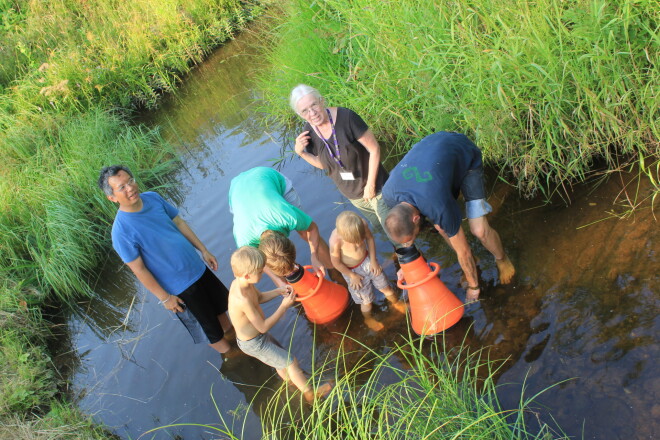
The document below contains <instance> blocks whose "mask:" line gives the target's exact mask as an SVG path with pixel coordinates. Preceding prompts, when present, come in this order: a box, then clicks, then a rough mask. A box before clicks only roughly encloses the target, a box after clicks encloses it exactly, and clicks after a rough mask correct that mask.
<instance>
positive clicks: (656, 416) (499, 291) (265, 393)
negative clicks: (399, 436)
mask: <svg viewBox="0 0 660 440" xmlns="http://www.w3.org/2000/svg"><path fill="white" fill-rule="evenodd" d="M254 41H255V35H254V34H251V33H250V32H246V33H245V34H243V35H242V36H241V37H239V39H238V40H237V41H235V42H232V43H230V44H229V45H227V46H226V47H224V48H222V49H220V50H218V51H217V52H216V53H215V54H213V56H211V57H210V59H209V60H208V61H207V62H206V63H204V64H203V65H201V66H199V68H197V69H196V70H195V72H194V73H193V74H192V75H191V76H190V77H189V78H188V79H187V80H186V83H185V85H184V86H183V87H182V88H181V91H180V93H179V94H178V96H176V97H172V98H171V99H168V100H167V101H166V102H165V103H164V105H163V108H162V109H161V110H160V111H158V112H157V113H156V114H153V115H150V116H148V118H149V121H148V123H150V124H160V125H161V126H163V130H164V134H165V136H166V137H167V138H169V139H170V140H171V141H172V142H175V143H176V144H177V145H180V146H181V151H182V155H183V166H182V167H181V170H180V171H179V172H178V173H177V175H176V180H177V181H178V182H179V186H178V193H176V194H173V195H172V194H170V197H174V199H175V201H176V203H178V204H179V206H180V207H181V215H182V216H183V217H184V218H185V219H186V220H187V221H188V222H189V224H191V226H192V227H193V229H194V230H195V231H196V233H197V235H198V236H199V237H200V238H201V239H202V241H203V242H205V244H206V245H207V247H208V248H209V249H210V251H211V252H212V253H214V254H215V255H216V257H217V258H218V260H219V261H220V268H219V270H218V272H217V275H218V276H219V278H220V279H221V280H222V281H223V282H224V283H225V284H227V285H229V283H230V282H231V279H232V277H231V270H230V268H229V264H228V263H229V256H230V255H231V253H232V251H233V250H234V249H235V244H234V242H233V238H232V233H231V231H232V219H231V215H230V214H229V209H228V205H227V198H226V195H227V191H228V188H229V182H230V180H231V179H232V178H233V177H234V176H236V175H237V174H239V173H240V172H241V171H244V170H246V169H248V168H251V167H254V166H269V165H271V164H272V162H271V161H270V159H272V158H275V157H278V156H279V155H280V148H281V143H280V141H279V138H280V136H281V133H267V132H265V131H264V129H263V128H260V125H259V121H260V116H259V115H258V114H257V113H256V112H255V111H254V110H253V109H252V108H251V106H250V104H251V103H252V102H253V100H254V99H255V98H256V97H255V96H254V94H253V92H252V87H253V85H252V82H251V78H252V76H253V75H252V71H253V69H254V66H255V64H256V63H258V62H259V60H260V57H259V56H258V54H257V51H256V49H254V48H253V45H254ZM282 99H286V97H282ZM338 104H341V103H338ZM367 122H368V121H367ZM174 133H176V134H174ZM412 141H414V140H411V142H412ZM390 166H391V164H390ZM280 170H281V171H282V172H283V173H284V174H285V175H287V176H288V177H289V178H291V179H292V180H293V183H294V186H295V187H297V188H298V190H299V193H300V195H301V199H302V203H303V207H304V208H305V210H306V212H307V213H309V214H310V215H311V216H312V218H314V220H315V221H316V222H317V223H318V224H319V227H320V230H321V233H322V235H323V236H324V237H326V238H327V237H329V234H330V232H331V230H332V228H333V226H334V219H335V217H336V215H337V214H338V213H339V212H340V211H341V210H343V209H349V208H348V205H347V201H346V200H345V199H344V198H343V197H342V196H341V195H340V194H339V193H338V192H337V191H336V190H335V188H334V186H333V184H332V183H331V182H330V180H329V179H327V178H325V177H324V176H323V175H321V174H319V173H317V172H314V171H313V170H312V169H311V167H310V166H308V165H307V163H305V162H303V161H302V160H299V159H294V160H289V161H287V162H286V163H285V164H284V166H282V167H281V169H280ZM135 171H137V174H138V177H139V170H135ZM632 177H634V176H616V177H611V178H610V179H609V180H607V181H605V182H604V183H602V184H601V185H599V186H597V187H595V188H594V187H593V186H592V187H591V188H582V187H581V188H578V189H576V190H575V192H574V194H573V195H572V204H571V206H569V207H566V205H565V204H564V203H557V204H551V205H543V204H542V203H541V202H540V201H524V200H520V199H519V198H518V197H517V195H516V193H515V192H513V191H511V190H510V189H509V188H507V187H506V186H505V185H503V184H501V183H498V184H493V183H492V182H494V181H495V179H491V180H490V187H489V191H490V193H491V194H492V195H491V197H490V201H491V204H493V205H494V207H495V213H494V214H493V215H491V223H492V224H493V225H494V227H495V228H496V229H497V230H498V231H499V233H500V235H501V236H502V240H503V242H504V244H505V247H506V249H507V252H508V253H509V254H510V256H511V258H512V260H513V261H514V263H515V264H516V265H517V269H518V277H517V281H516V282H515V283H514V284H513V285H511V286H500V285H498V284H497V282H496V281H495V280H496V270H495V264H494V261H493V259H492V257H491V256H490V255H489V254H488V252H487V251H486V250H485V249H483V248H482V247H481V246H480V245H479V244H478V243H477V242H476V240H474V239H473V238H472V237H471V236H469V237H470V240H471V243H472V246H473V250H474V252H475V255H476V257H477V258H478V259H479V260H480V261H479V266H480V269H481V272H482V279H483V280H484V284H485V285H486V287H485V290H484V291H483V293H482V301H481V302H480V303H479V304H475V305H471V306H469V308H468V309H467V311H466V316H465V318H464V319H463V321H461V323H460V325H457V326H455V327H454V328H452V329H450V330H449V331H448V332H447V333H448V336H450V337H451V338H454V339H456V340H458V341H460V340H462V339H463V337H464V336H465V335H466V332H467V336H466V338H465V339H466V343H467V344H469V345H470V346H472V347H474V348H479V347H483V346H492V349H491V358H494V359H508V360H507V362H506V364H505V367H504V368H503V370H502V374H501V376H500V377H499V382H498V383H499V384H500V386H501V389H500V397H501V400H502V402H503V406H504V407H505V408H509V407H515V406H517V401H518V400H519V397H520V390H521V387H522V384H523V382H524V384H525V385H524V387H525V395H526V396H532V395H534V394H535V393H537V392H538V391H540V390H542V389H544V388H546V387H548V386H550V385H552V384H555V383H557V382H560V381H564V380H566V379H570V380H568V381H566V382H564V383H562V384H560V385H558V386H557V387H555V388H552V389H550V390H549V391H547V392H546V393H544V394H543V395H542V396H541V397H540V398H539V399H538V403H539V404H538V405H536V408H538V413H539V417H541V418H542V419H543V420H544V421H547V422H551V421H552V419H551V417H554V419H556V421H557V422H558V424H559V425H560V426H561V427H562V428H563V429H564V430H565V432H566V433H568V434H570V435H572V436H574V438H582V436H583V433H584V438H588V439H642V438H646V439H650V438H654V435H655V432H656V431H658V428H659V425H660V423H659V422H658V421H659V420H660V401H659V400H658V392H659V391H660V374H659V372H660V371H659V369H658V366H657V360H658V354H659V353H658V351H659V350H658V334H659V330H660V318H658V304H659V294H660V277H659V275H658V272H659V271H658V268H659V267H660V264H659V259H660V256H659V255H658V251H659V233H658V231H659V229H660V228H658V223H657V222H655V221H654V219H653V216H652V213H651V211H650V209H641V210H638V211H637V212H636V213H635V214H634V215H632V216H630V217H628V218H626V219H622V220H620V219H618V218H607V217H608V216H609V214H608V211H611V210H618V211H620V212H621V211H623V209H624V208H623V207H622V206H615V207H612V201H613V200H615V198H616V196H617V194H618V193H619V192H620V191H621V189H622V188H623V186H624V184H623V183H622V182H627V181H628V180H630V179H631V178H632ZM621 179H623V180H621ZM143 189H144V188H143ZM635 191H636V189H635V188H634V187H633V186H631V187H628V193H629V194H634V193H635ZM643 193H644V189H642V194H643ZM599 220H602V221H599ZM294 235H295V234H294ZM294 235H292V238H293V239H294V241H295V242H296V244H297V245H298V246H297V247H298V252H299V261H300V262H304V263H306V262H308V261H309V251H308V247H307V246H306V245H304V244H303V243H302V242H301V241H300V239H299V238H297V236H295V237H294ZM468 235H469V234H468ZM381 238H382V237H381ZM418 245H419V246H420V248H421V249H422V251H423V252H424V254H425V255H426V257H427V258H428V259H430V260H433V261H437V262H439V263H440V264H441V266H442V267H443V270H442V279H443V280H444V281H445V283H446V284H447V286H448V287H449V288H450V289H451V290H452V291H454V292H455V293H456V294H457V295H458V296H459V297H461V298H463V297H464V295H465V292H464V291H463V290H462V289H461V287H460V285H459V284H460V275H461V272H460V268H459V266H458V264H457V263H456V259H455V257H454V255H453V254H452V252H450V251H449V250H448V249H447V247H446V246H445V244H444V242H443V241H442V240H441V239H440V237H439V236H437V234H430V233H427V234H423V235H422V237H421V239H420V240H419V242H418ZM377 247H378V248H379V254H380V256H381V259H382V262H383V265H384V267H385V270H386V273H387V275H388V276H389V277H390V278H391V279H394V278H395V268H394V266H393V264H392V262H391V259H390V256H391V253H392V252H391V246H389V245H388V244H387V243H385V242H383V241H382V240H378V241H377ZM260 287H261V288H264V289H269V288H271V286H270V282H269V281H268V280H264V281H262V282H261V284H260ZM97 293H98V298H96V299H94V300H93V301H90V302H86V303H81V304H79V307H78V310H76V311H75V312H74V313H72V314H71V315H70V316H69V317H68V319H67V327H68V337H69V341H68V342H69V348H68V349H64V351H66V353H62V354H61V355H60V359H59V360H60V362H62V361H65V363H67V364H68V365H69V366H70V367H71V373H70V381H71V389H72V391H73V393H74V395H75V396H76V398H77V402H78V404H79V406H80V407H81V408H82V409H83V410H84V411H86V412H88V413H90V414H93V415H94V418H95V420H97V421H98V422H100V423H103V424H105V425H107V426H109V427H110V428H111V429H112V430H113V431H114V432H116V433H117V434H118V435H119V436H120V437H122V438H126V439H128V438H131V439H135V438H137V437H139V436H140V435H141V434H142V433H144V432H145V431H147V430H150V429H153V428H157V427H161V426H165V425H170V424H178V423H186V424H193V423H200V424H209V425H213V424H218V423H219V422H220V418H221V417H222V418H224V420H225V421H227V422H228V424H229V425H230V426H231V425H232V424H233V426H234V432H235V433H236V434H237V435H239V436H242V437H243V438H245V439H257V438H259V436H260V428H259V423H260V413H259V410H258V409H257V410H255V409H254V407H250V406H249V405H248V403H249V402H251V401H252V400H253V398H254V397H255V395H257V392H258V391H259V389H260V388H262V386H263V388H262V389H261V391H260V392H259V397H258V402H263V401H265V400H266V399H267V398H268V397H269V396H270V395H272V391H271V390H274V389H275V388H277V387H278V386H279V385H280V383H281V382H280V380H279V378H277V376H276V375H275V374H274V371H273V370H272V369H270V368H269V367H266V366H264V365H262V364H261V363H259V362H258V361H256V360H253V359H251V358H248V357H246V356H239V357H236V358H232V359H230V360H228V361H226V362H223V361H222V360H221V358H220V355H219V354H217V353H216V352H215V351H213V350H212V349H210V348H209V347H207V346H205V345H193V344H192V341H191V340H190V337H189V335H188V334H187V333H186V331H185V329H184V328H183V326H181V325H180V324H179V323H178V322H176V321H175V319H174V318H173V317H172V316H171V315H170V314H169V313H168V312H166V311H165V310H164V309H163V308H162V306H159V305H158V304H157V301H156V300H155V298H154V297H153V296H152V295H151V294H149V293H147V292H145V290H144V289H143V288H142V287H140V285H139V284H138V283H137V281H135V280H134V277H133V276H132V274H131V273H130V271H129V270H128V269H127V268H126V267H124V266H122V265H121V264H120V263H119V261H118V259H117V258H116V257H114V256H113V257H112V258H111V261H110V262H109V264H108V265H107V266H106V268H105V269H104V272H103V273H102V275H101V282H100V283H99V286H98V287H97ZM277 305H278V303H277V301H274V302H273V303H271V304H267V305H266V306H265V308H266V313H267V314H268V313H271V312H272V311H274V309H275V308H276V307H277ZM358 310H359V309H357V308H356V307H353V309H352V311H353V312H356V311H357V313H353V314H352V317H350V316H345V317H343V318H342V319H340V321H339V323H338V324H337V325H336V328H341V327H342V326H346V325H348V323H349V319H350V326H349V327H348V330H347V333H348V334H349V335H350V336H352V337H354V338H356V339H358V340H361V341H363V342H365V343H366V344H367V345H368V346H370V347H373V348H375V349H376V350H377V351H381V352H386V351H387V350H388V347H390V346H391V344H392V341H393V340H395V339H396V338H397V337H398V336H397V335H399V334H401V333H406V332H407V328H406V324H405V321H403V320H401V319H396V318H397V317H396V316H395V315H394V313H395V312H390V311H389V310H387V307H386V306H382V307H380V309H379V310H378V311H377V312H376V316H377V317H378V318H379V319H382V320H385V321H387V322H388V329H387V330H385V331H382V332H380V333H374V332H372V331H369V330H368V329H367V328H366V327H365V326H364V324H363V322H362V318H361V316H360V314H359V311H358ZM296 317H297V310H296V309H290V310H289V311H288V312H287V315H286V316H285V318H284V319H283V320H282V321H281V322H280V323H278V324H277V325H276V326H275V328H274V329H273V331H272V333H273V334H274V336H275V337H276V338H278V339H279V340H280V341H282V342H286V341H288V340H289V338H292V341H293V352H294V354H295V356H296V357H297V358H298V359H299V360H300V362H301V365H302V367H303V368H304V369H305V370H307V371H309V370H311V365H312V362H313V360H314V359H312V352H311V346H312V343H313V342H314V343H315V344H316V352H315V353H314V356H315V358H316V360H319V359H324V358H325V356H326V355H328V354H332V353H333V352H336V350H337V348H338V341H339V337H338V336H337V335H335V334H332V333H331V332H330V331H328V330H327V329H323V328H321V329H317V333H316V334H314V333H313V327H312V326H311V325H309V324H308V323H307V322H306V320H305V319H304V317H302V315H301V318H299V319H298V320H297V321H296ZM256 406H257V407H258V406H259V405H256ZM241 433H242V434H241ZM219 437H220V436H219V435H218V434H217V433H215V434H214V433H213V431H212V430H210V429H209V428H200V427H192V426H178V427H172V428H168V429H166V430H162V431H159V432H158V433H156V434H149V435H146V436H145V437H143V438H159V439H160V438H163V439H167V438H184V439H212V438H219Z"/></svg>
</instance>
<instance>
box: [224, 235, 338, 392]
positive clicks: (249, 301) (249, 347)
mask: <svg viewBox="0 0 660 440" xmlns="http://www.w3.org/2000/svg"><path fill="white" fill-rule="evenodd" d="M265 264H266V257H265V256H264V254H263V252H261V251H260V250H259V249H257V248H253V247H250V246H243V247H241V248H239V249H238V250H237V251H236V252H234V254H233V255H232V256H231V269H232V271H233V272H234V276H235V277H236V279H235V280H234V281H233V282H232V283H231V287H230V288H229V318H230V319H231V321H232V323H234V328H235V329H236V341H237V343H238V347H239V348H240V349H241V350H242V351H243V352H244V353H245V354H247V355H250V356H252V357H255V358H257V359H259V360H260V361H262V362H263V363H265V364H266V365H269V366H271V367H273V368H275V369H276V370H277V374H279V375H280V377H281V378H282V379H284V380H285V381H289V380H290V381H291V382H293V384H294V385H295V386H296V387H298V389H299V390H300V391H301V392H302V393H303V395H304V397H305V399H306V400H307V401H308V402H311V401H312V400H314V399H315V398H316V397H322V396H325V395H327V394H328V393H329V392H330V389H331V388H332V386H331V385H330V384H328V383H326V384H324V385H322V386H320V387H319V388H318V390H316V392H315V391H314V390H313V389H312V387H311V386H310V385H309V384H308V383H307V378H306V377H305V374H304V373H303V372H302V370H301V369H300V367H299V366H298V362H297V361H296V359H295V358H293V357H292V356H291V354H290V353H289V352H288V351H287V350H285V349H284V348H283V347H282V345H280V344H279V343H278V342H277V341H276V340H275V338H273V337H272V336H271V335H270V334H268V330H270V329H271V328H272V327H273V326H274V325H275V323H276V322H277V321H279V320H280V319H281V318H282V316H284V314H285V312H286V309H288V308H289V307H291V306H292V305H293V304H294V302H295V300H296V297H295V293H294V292H293V289H292V288H291V286H288V285H287V286H283V287H278V288H277V289H273V290H269V291H267V292H260V291H259V290H258V289H257V288H256V287H255V284H256V283H258V282H259V280H260V279H261V276H262V275H263V269H264V266H265ZM279 295H282V296H283V298H282V303H281V304H280V306H279V307H278V308H277V310H276V311H275V313H273V314H272V315H270V316H269V317H268V318H266V317H265V316H264V312H263V309H262V308H261V306H260V304H261V303H264V302H267V301H270V300H272V299H273V298H275V297H277V296H279Z"/></svg>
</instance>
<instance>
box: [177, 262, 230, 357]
mask: <svg viewBox="0 0 660 440" xmlns="http://www.w3.org/2000/svg"><path fill="white" fill-rule="evenodd" d="M228 295H229V291H228V290H227V288H226V287H225V285H224V284H222V282H221V281H220V280H219V279H218V278H217V277H216V276H215V275H213V272H211V271H210V270H209V268H206V270H205V271H204V274H202V276H201V277H200V279H198V280H197V281H195V282H194V283H193V284H192V285H191V286H190V287H188V288H187V289H186V290H184V291H183V292H181V293H180V294H179V295H178V297H179V298H181V299H182V300H183V302H184V303H186V307H187V308H188V310H189V311H190V313H192V314H193V316H194V317H195V318H196V319H197V321H198V322H199V324H200V325H201V326H202V330H203V331H204V334H205V335H206V337H207V338H208V340H209V343H211V344H214V343H216V342H218V341H219V340H220V339H222V337H223V336H224V335H225V332H224V331H223V330H222V326H221V325H220V322H219V321H218V315H221V314H223V313H225V312H226V311H227V297H228ZM191 334H192V333H191ZM193 339H194V336H193Z"/></svg>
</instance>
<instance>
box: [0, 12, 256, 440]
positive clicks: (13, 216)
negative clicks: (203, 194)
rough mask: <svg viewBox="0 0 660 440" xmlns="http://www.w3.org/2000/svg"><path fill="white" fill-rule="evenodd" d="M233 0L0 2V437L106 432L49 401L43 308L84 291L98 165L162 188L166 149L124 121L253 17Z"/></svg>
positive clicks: (169, 158) (92, 264) (103, 208)
mask: <svg viewBox="0 0 660 440" xmlns="http://www.w3.org/2000/svg"><path fill="white" fill-rule="evenodd" d="M264 3H265V2H259V1H254V2H245V1H238V0H189V1H185V2H184V1H180V0H164V1H163V0H160V1H155V0H135V1H131V2H116V1H112V0H99V1H95V2H84V1H77V0H75V1H74V0H53V1H40V0H0V164H1V165H0V176H1V179H0V206H1V207H2V209H1V211H0V343H1V349H0V371H2V373H0V374H1V375H2V381H1V385H0V402H2V404H0V407H1V412H0V436H1V437H3V438H5V434H7V433H10V432H11V433H12V435H9V437H7V438H10V437H11V438H17V439H21V438H26V439H27V438H49V439H53V438H62V439H64V438H71V439H73V438H76V439H79V438H103V437H104V436H106V435H107V434H105V433H103V432H102V431H100V430H98V429H96V428H94V427H92V425H91V424H90V423H89V422H88V421H86V420H85V419H84V418H83V417H81V415H80V414H78V413H77V412H76V411H75V409H73V408H72V407H70V406H68V405H67V404H66V403H65V404H61V403H58V399H60V398H61V396H60V395H59V394H58V388H57V385H58V383H57V380H56V374H55V373H54V371H53V370H52V368H53V366H52V363H51V361H50V357H49V353H48V351H47V349H46V341H47V339H48V337H49V328H48V325H49V324H48V322H46V321H45V320H44V319H43V317H42V308H43V306H44V304H51V305H53V304H63V303H64V304H65V303H66V302H67V301H70V300H72V299H73V298H74V297H75V296H76V295H80V294H85V293H89V292H90V288H89V286H90V285H93V283H94V282H95V278H94V277H95V273H96V269H97V268H98V266H99V265H100V264H101V263H102V262H103V261H104V260H105V258H106V255H107V252H108V251H109V249H108V243H109V241H108V233H109V230H108V226H109V223H110V221H111V219H112V218H113V217H114V208H113V207H112V206H111V204H110V203H109V202H108V201H107V200H105V197H104V196H103V195H102V194H101V192H100V191H99V190H98V189H97V188H96V178H97V176H98V170H99V169H100V168H101V167H102V166H104V165H108V164H111V163H124V164H126V165H128V166H130V167H131V168H132V169H134V170H135V171H136V172H137V177H138V179H139V180H141V184H142V185H143V187H151V188H153V187H157V186H158V185H161V184H163V183H164V182H163V181H162V178H163V176H165V175H166V174H167V172H168V171H170V170H172V169H173V167H174V165H175V163H176V162H175V155H174V152H173V149H172V148H171V147H170V146H168V145H166V144H165V143H164V142H163V140H162V139H161V138H160V136H159V134H158V132H157V131H155V130H149V129H146V128H144V127H136V126H132V125H130V124H129V118H130V117H131V114H132V112H133V111H134V110H135V109H140V108H149V107H153V106H155V105H156V104H157V101H158V98H159V97H160V95H161V94H162V93H164V92H169V91H172V90H173V89H174V88H175V87H176V85H177V83H178V81H179V80H180V78H181V77H182V75H185V74H186V73H187V72H188V71H189V70H190V68H192V66H193V65H194V64H195V63H198V62H200V61H201V60H202V59H203V57H204V56H205V55H206V54H207V53H208V52H209V51H210V50H211V49H212V48H213V47H216V46H217V45H219V44H220V43H222V42H224V41H225V40H227V39H228V38H231V37H232V36H233V35H234V34H235V33H236V32H237V31H239V30H240V29H241V28H242V27H243V26H244V25H245V24H246V23H247V22H248V21H249V20H251V19H252V18H253V17H254V16H256V15H258V14H260V13H261V12H262V5H263V4H264Z"/></svg>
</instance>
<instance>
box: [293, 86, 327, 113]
mask: <svg viewBox="0 0 660 440" xmlns="http://www.w3.org/2000/svg"><path fill="white" fill-rule="evenodd" d="M310 93H311V94H312V95H314V97H315V98H317V99H323V97H322V96H321V94H320V93H319V91H318V90H316V89H315V88H314V87H312V86H308V85H307V84H298V85H297V86H295V87H294V88H293V90H291V96H290V98H289V105H291V108H292V109H293V111H294V112H296V113H298V109H297V108H296V105H297V104H298V101H300V98H302V97H303V96H305V95H309V94H310Z"/></svg>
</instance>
